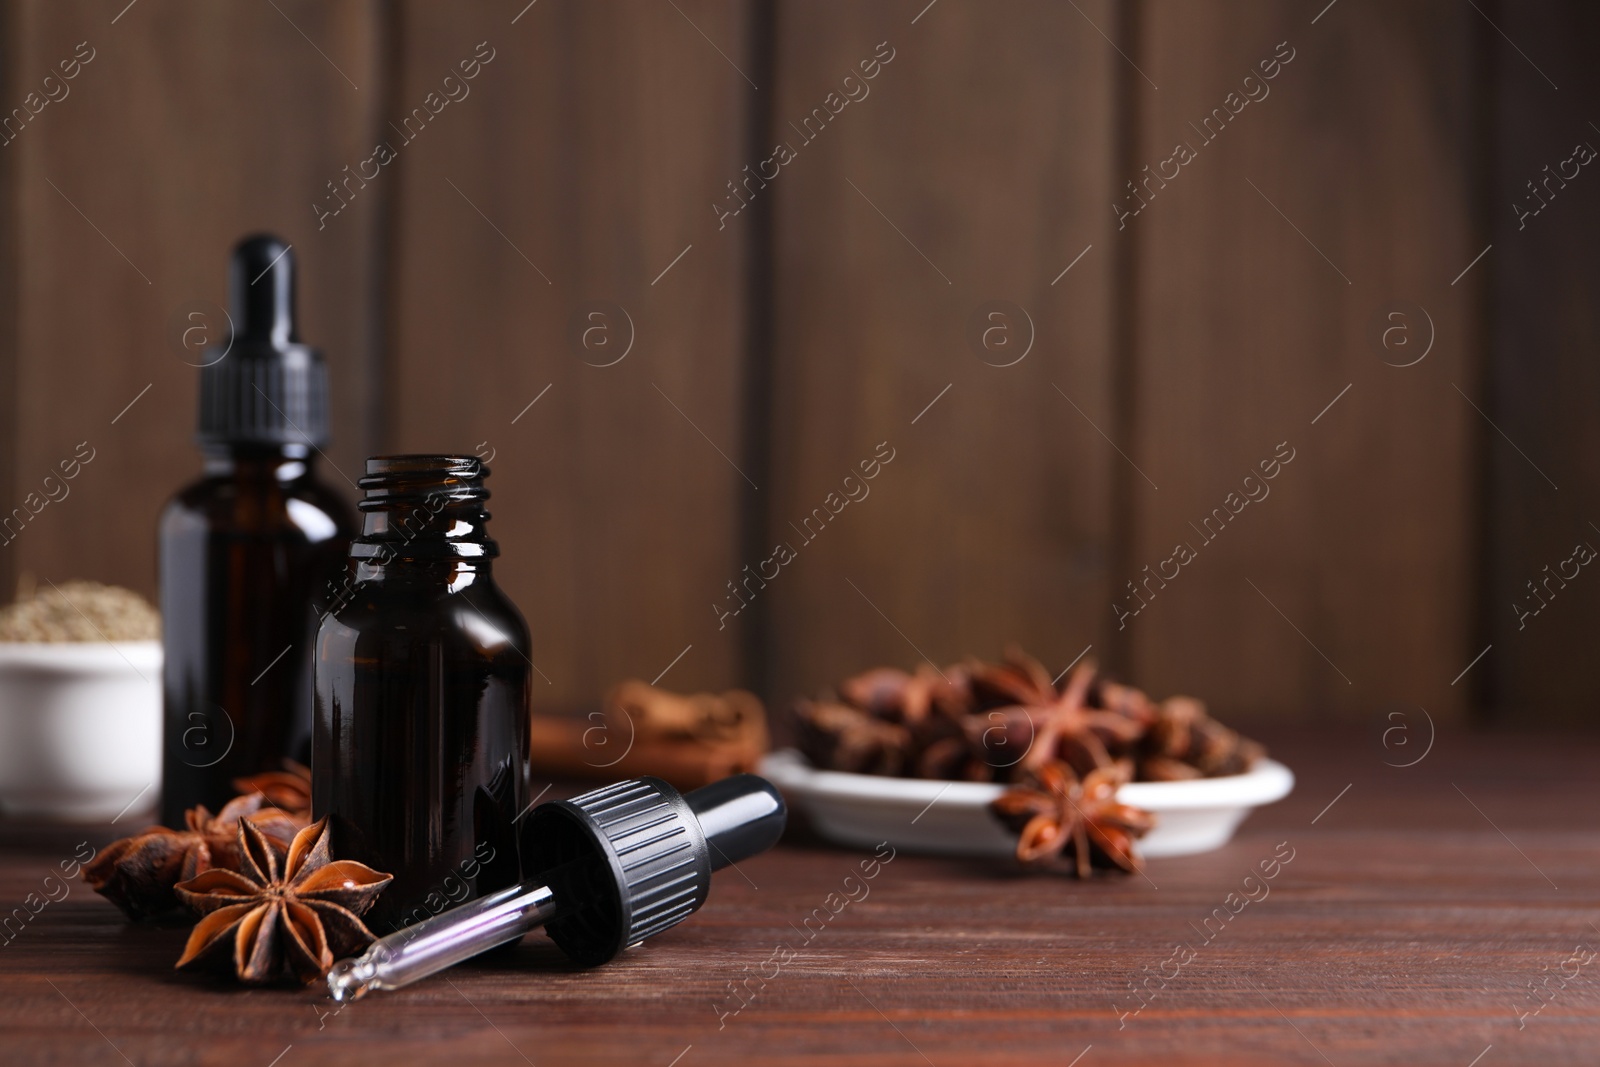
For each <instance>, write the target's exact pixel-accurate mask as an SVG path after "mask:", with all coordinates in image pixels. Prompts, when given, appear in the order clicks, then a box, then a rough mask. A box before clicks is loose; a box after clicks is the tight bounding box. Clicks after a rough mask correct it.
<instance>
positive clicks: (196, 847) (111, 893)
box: [83, 794, 305, 919]
mask: <svg viewBox="0 0 1600 1067" xmlns="http://www.w3.org/2000/svg"><path fill="white" fill-rule="evenodd" d="M184 821H185V824H186V826H187V829H183V830H173V829H171V828H170V827H166V826H151V827H149V828H148V829H145V830H141V831H140V832H139V833H137V834H134V835H133V836H132V837H124V838H122V839H121V840H119V841H113V842H112V843H111V844H109V845H107V846H106V847H105V848H104V849H102V850H101V852H100V854H99V855H98V856H96V857H95V858H94V860H93V861H92V862H91V863H89V864H88V865H87V866H86V867H84V868H83V880H84V881H86V882H88V883H89V885H90V886H91V887H92V888H93V889H94V891H95V892H96V893H99V894H100V895H101V896H103V897H105V898H106V899H107V900H109V901H111V902H112V903H113V904H115V905H117V907H119V908H121V909H122V910H123V912H124V913H126V914H127V916H128V918H130V919H142V918H144V917H146V916H149V915H159V914H160V913H161V912H164V911H168V910H170V909H172V908H175V907H177V906H178V898H177V896H176V895H175V894H174V893H173V887H174V886H175V885H176V884H177V883H179V882H181V881H184V880H186V879H190V878H193V877H195V876H196V875H198V874H200V873H202V872H203V871H207V870H210V869H212V868H213V867H228V868H232V867H237V866H238V865H239V850H238V840H239V825H240V824H241V823H243V822H248V823H251V824H252V825H254V826H255V827H256V828H257V829H259V830H260V831H261V832H263V833H265V834H266V835H267V836H268V837H272V838H276V839H277V840H280V841H283V842H288V841H289V840H290V839H291V838H292V837H294V835H295V833H296V832H298V831H299V829H300V827H301V826H303V825H305V823H304V820H301V819H296V818H295V817H293V816H291V815H289V814H288V813H286V812H283V811H279V810H278V809H277V808H271V807H264V806H263V798H262V797H261V796H260V795H259V794H252V795H249V796H241V797H235V798H234V799H232V800H230V801H229V802H228V803H227V805H226V806H224V807H223V809H222V811H221V812H219V813H218V814H216V815H212V814H211V812H210V811H209V810H208V809H207V808H205V807H204V806H203V805H202V806H200V807H195V808H190V809H189V810H188V811H187V812H186V813H185V814H184Z"/></svg>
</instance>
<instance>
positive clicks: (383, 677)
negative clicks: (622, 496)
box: [312, 455, 532, 934]
mask: <svg viewBox="0 0 1600 1067" xmlns="http://www.w3.org/2000/svg"><path fill="white" fill-rule="evenodd" d="M488 473H489V472H488V468H486V467H484V466H483V465H482V464H481V463H480V462H479V461H478V460H477V459H474V458H472V457H463V456H437V455H411V456H378V457H375V458H373V459H370V460H368V461H367V473H366V476H365V477H363V478H362V479H361V483H360V484H361V488H362V489H363V490H364V491H365V494H366V495H365V499H363V500H362V501H361V503H360V508H361V511H362V512H363V515H364V524H363V530H362V533H361V536H360V537H359V538H358V539H357V540H355V541H354V542H353V543H352V544H351V546H350V555H351V558H352V559H353V560H354V561H355V564H356V566H355V570H354V574H353V575H352V579H351V580H352V583H353V584H352V585H351V586H350V587H349V588H348V589H346V590H343V591H342V592H341V594H340V595H339V597H338V598H337V599H336V602H335V604H334V606H333V609H332V610H331V611H330V612H329V613H328V614H327V616H326V617H325V618H324V619H323V622H322V627H321V629H320V631H319V633H318V635H317V647H316V666H315V698H316V707H315V722H314V731H313V735H312V809H313V814H314V815H315V816H316V817H318V818H320V817H322V816H324V815H327V816H331V821H332V834H333V841H332V845H333V851H334V854H335V855H337V856H339V857H341V858H348V859H355V860H360V861H361V862H363V863H366V864H368V865H369V866H372V867H376V868H377V869H379V870H382V871H388V872H390V873H392V874H393V875H394V882H393V883H392V884H391V885H390V886H389V887H388V888H387V889H386V890H385V891H384V893H383V895H382V897H380V898H379V900H378V903H377V905H375V907H374V909H373V911H372V912H371V913H369V922H370V923H371V924H372V925H373V928H374V929H375V930H377V931H378V932H379V933H380V934H381V933H386V932H388V931H390V930H393V929H397V928H399V927H402V926H406V925H409V924H410V923H412V922H415V921H418V920H420V919H424V918H427V917H429V916H430V915H433V914H436V913H438V912H439V911H442V910H444V909H445V908H447V907H451V906H453V905H454V904H456V903H459V902H460V901H462V900H467V899H471V898H472V897H475V896H479V895H482V894H484V893H487V892H490V891H492V890H495V889H499V888H501V887H503V886H507V885H512V884H514V883H515V882H516V881H517V880H518V878H519V862H518V856H517V844H516V840H515V833H514V823H515V821H516V819H517V817H518V816H519V815H520V814H521V813H522V811H523V808H524V807H525V806H526V804H527V793H528V783H527V779H528V769H527V768H528V676H529V670H530V668H531V667H532V661H531V659H530V658H529V641H528V628H527V625H526V623H524V621H523V619H522V615H521V613H520V612H518V611H517V608H516V606H515V605H514V604H512V603H511V601H510V600H509V599H508V598H507V597H506V596H505V594H504V593H502V592H501V591H500V589H499V588H498V587H497V586H496V585H495V582H494V577H493V573H492V570H491V560H493V558H494V557H495V556H496V555H498V549H497V547H496V546H495V543H494V541H493V540H491V539H490V538H489V535H488V532H487V523H488V519H489V513H488V512H487V511H486V510H484V501H485V500H486V499H487V498H488V496H489V493H488V490H486V489H485V488H484V486H483V480H484V477H485V476H486V475H487V474H488Z"/></svg>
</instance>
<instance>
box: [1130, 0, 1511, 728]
mask: <svg viewBox="0 0 1600 1067" xmlns="http://www.w3.org/2000/svg"><path fill="white" fill-rule="evenodd" d="M1317 7H1319V8H1320V5H1317ZM1306 8H1307V5H1303V4H1293V5H1290V4H1281V3H1269V2H1252V3H1248V4H1244V5H1240V4H1237V3H1232V4H1227V5H1221V4H1203V5H1193V4H1185V5H1169V4H1151V5H1148V6H1147V7H1146V8H1145V14H1144V17H1143V19H1142V26H1141V27H1140V31H1139V33H1138V35H1137V37H1136V40H1135V45H1136V50H1135V51H1134V52H1133V53H1131V54H1132V55H1134V56H1135V57H1136V58H1137V61H1138V62H1139V65H1140V67H1141V68H1143V69H1144V70H1145V71H1146V72H1147V73H1148V74H1149V76H1150V77H1151V78H1152V79H1153V80H1154V84H1147V83H1145V82H1144V81H1143V80H1142V79H1140V80H1138V81H1136V82H1135V83H1134V84H1135V88H1136V89H1137V90H1138V91H1139V93H1140V105H1139V111H1140V114H1139V119H1138V129H1139V137H1138V145H1139V150H1138V152H1137V153H1136V155H1135V158H1134V159H1133V160H1131V161H1130V162H1129V164H1128V166H1127V168H1126V169H1127V170H1128V171H1130V172H1131V173H1135V174H1140V175H1142V174H1144V173H1145V172H1144V171H1143V167H1144V166H1146V165H1150V166H1152V167H1153V168H1155V167H1159V166H1160V164H1159V163H1158V162H1157V161H1159V160H1165V159H1167V158H1169V157H1173V155H1174V145H1175V143H1182V144H1184V145H1186V146H1190V147H1192V149H1193V151H1194V153H1195V158H1194V159H1193V160H1192V161H1190V162H1188V163H1185V164H1183V165H1182V166H1180V167H1176V168H1174V167H1166V168H1165V170H1166V173H1167V174H1169V175H1170V174H1172V172H1173V170H1174V169H1176V170H1177V172H1178V173H1177V176H1176V177H1174V178H1172V180H1171V181H1170V183H1169V184H1168V186H1167V187H1166V188H1160V187H1159V185H1153V186H1152V188H1153V190H1154V192H1153V195H1152V193H1151V192H1150V191H1149V190H1146V191H1145V195H1146V196H1147V197H1149V199H1148V206H1147V207H1145V208H1143V209H1142V211H1141V212H1140V214H1138V215H1137V216H1135V217H1133V218H1131V219H1129V230H1130V231H1131V238H1132V240H1133V242H1134V244H1135V247H1136V249H1137V251H1136V252H1135V258H1136V262H1137V268H1136V271H1135V281H1134V292H1133V294H1132V300H1133V304H1134V306H1135V308H1136V309H1137V327H1136V331H1135V337H1134V346H1133V353H1132V358H1133V360H1134V362H1135V368H1134V369H1135V375H1136V380H1137V383H1138V392H1137V396H1136V398H1135V409H1136V411H1137V417H1136V418H1137V430H1136V434H1135V437H1134V440H1133V445H1132V447H1131V448H1130V449H1129V452H1130V455H1131V456H1132V457H1133V458H1134V459H1135V460H1136V461H1138V462H1139V463H1140V465H1141V466H1142V467H1144V468H1145V469H1146V470H1147V471H1148V472H1149V474H1150V477H1151V478H1152V479H1154V480H1155V481H1156V482H1157V483H1158V484H1159V485H1160V486H1161V488H1160V490H1159V491H1157V490H1155V489H1151V488H1149V487H1142V486H1135V488H1136V489H1138V490H1139V492H1138V493H1137V496H1136V498H1135V499H1136V505H1135V509H1134V521H1133V533H1132V538H1131V541H1132V545H1133V558H1132V559H1131V560H1130V561H1129V563H1128V566H1127V570H1129V571H1140V572H1141V573H1142V568H1143V567H1144V566H1146V565H1156V566H1158V567H1159V566H1160V565H1159V564H1158V563H1157V561H1158V560H1164V559H1166V558H1169V557H1171V556H1172V555H1173V549H1174V545H1175V544H1182V545H1185V546H1192V547H1193V549H1194V550H1195V557H1196V558H1194V560H1193V561H1192V562H1190V563H1187V564H1183V565H1182V566H1181V567H1178V568H1172V567H1168V568H1167V573H1169V574H1171V573H1172V571H1173V570H1174V569H1176V570H1177V572H1178V576H1177V577H1176V578H1174V579H1173V581H1172V582H1171V584H1170V587H1169V588H1167V589H1159V588H1157V589H1156V590H1155V591H1154V595H1153V597H1150V599H1149V606H1148V607H1147V608H1145V609H1144V610H1143V611H1141V612H1140V614H1139V615H1138V616H1136V617H1135V618H1133V619H1132V620H1130V622H1129V629H1130V631H1132V635H1133V636H1132V642H1131V644H1132V657H1131V659H1130V661H1129V668H1130V673H1131V674H1132V675H1133V676H1134V677H1137V678H1140V679H1142V680H1143V681H1144V682H1146V683H1147V684H1148V685H1149V686H1150V687H1151V688H1152V689H1153V690H1155V691H1158V692H1168V691H1172V690H1183V691H1187V692H1195V693H1217V694H1227V697H1226V699H1227V702H1228V703H1229V704H1231V705H1234V706H1237V707H1239V708H1241V709H1244V710H1246V711H1248V712H1252V713H1259V714H1272V713H1274V712H1278V713H1284V714H1300V715H1326V714H1333V713H1339V714H1345V715H1355V714H1360V713H1362V712H1363V711H1370V710H1371V709H1374V708H1381V707H1383V706H1385V705H1390V704H1395V705H1400V706H1405V707H1412V706H1415V705H1418V704H1420V705H1422V706H1423V707H1425V708H1427V709H1429V712H1430V714H1435V715H1437V714H1441V713H1444V714H1454V713H1456V712H1459V711H1460V710H1461V708H1462V707H1463V705H1464V700H1463V696H1462V694H1463V689H1462V688H1461V687H1460V686H1454V687H1452V686H1451V684H1450V683H1451V680H1452V679H1453V678H1455V677H1456V675H1457V672H1459V671H1460V670H1461V668H1462V667H1464V666H1465V665H1466V662H1467V659H1468V658H1470V653H1468V652H1467V647H1468V645H1469V644H1470V633H1469V631H1470V627H1471V623H1472V611H1473V607H1474V587H1473V577H1474V576H1473V574H1472V571H1471V567H1472V556H1471V550H1472V543H1471V533H1472V529H1473V519H1474V508H1475V501H1474V497H1473V483H1472V474H1473V472H1472V471H1471V470H1470V469H1469V466H1468V459H1469V457H1470V456H1471V455H1472V442H1473V438H1474V435H1475V434H1476V433H1477V432H1478V427H1477V426H1476V425H1475V424H1474V422H1473V421H1472V420H1474V419H1476V418H1477V416H1476V415H1474V414H1473V412H1472V411H1471V409H1470V408H1469V407H1468V406H1467V405H1466V404H1465V403H1463V401H1462V397H1461V396H1460V395H1459V394H1458V393H1457V392H1456V391H1455V390H1454V389H1452V387H1451V384H1450V383H1451V382H1457V383H1460V384H1461V385H1462V387H1463V388H1465V389H1467V391H1468V392H1469V393H1473V394H1474V399H1478V398H1477V396H1476V395H1475V394H1476V389H1475V387H1474V385H1473V383H1474V382H1475V381H1476V374H1477V366H1478V360H1479V358H1480V353H1479V345H1478V341H1477V338H1476V336H1475V325H1476V323H1475V321H1474V319H1473V308H1474V306H1475V303H1476V301H1477V299H1478V298H1479V296H1480V294H1481V292H1482V290H1481V289H1478V288H1476V287H1475V286H1476V279H1474V280H1473V281H1472V282H1471V283H1470V284H1468V287H1467V288H1461V287H1460V286H1457V287H1455V288H1452V287H1451V285H1450V282H1451V279H1452V278H1453V277H1455V275H1456V273H1457V272H1458V271H1459V270H1460V269H1461V268H1462V267H1463V266H1465V265H1466V264H1467V262H1468V261H1469V260H1470V259H1471V258H1472V256H1473V255H1474V254H1475V253H1476V252H1477V251H1478V249H1479V248H1481V247H1482V242H1478V243H1477V244H1474V234H1473V229H1474V224H1475V221H1476V220H1475V218H1474V208H1475V203H1474V198H1473V193H1474V184H1473V183H1474V177H1473V175H1474V173H1475V172H1474V169H1473V168H1474V164H1475V162H1476V160H1477V157H1478V153H1479V149H1478V146H1477V143H1476V138H1477V136H1478V131H1477V129H1476V125H1475V123H1474V121H1473V115H1472V112H1471V107H1472V104H1473V91H1474V85H1475V83H1476V80H1477V78H1478V76H1479V75H1478V74H1477V72H1476V71H1475V70H1474V67H1473V54H1472V35H1471V30H1472V29H1473V27H1472V24H1471V22H1470V21H1469V20H1470V19H1475V18H1477V17H1478V16H1477V15H1475V14H1474V13H1473V12H1472V10H1471V8H1461V9H1460V10H1458V7H1457V5H1454V4H1449V3H1444V2H1438V3H1429V4H1406V5H1394V4H1384V3H1381V2H1370V3H1369V2H1364V0H1350V2H1344V3H1340V4H1338V5H1337V6H1334V7H1332V8H1329V9H1326V10H1325V11H1324V13H1323V14H1322V17H1320V18H1319V19H1317V21H1316V22H1315V23H1314V24H1313V22H1312V19H1313V17H1314V16H1316V15H1317V13H1318V12H1317V10H1315V9H1313V10H1309V11H1308V10H1307V9H1306ZM1263 63H1265V64H1267V65H1266V66H1265V67H1263V66H1262V64H1263ZM1267 74H1275V76H1274V77H1271V78H1270V80H1269V79H1268V78H1267V77H1266V75H1267ZM1247 78H1249V79H1250V80H1249V81H1246V79H1247ZM1155 85H1159V86H1160V88H1159V90H1157V89H1156V88H1155ZM1230 93H1231V94H1234V95H1232V96H1231V97H1230V96H1229V94H1230ZM1252 97H1254V99H1252ZM1214 109H1216V110H1214ZM1234 111H1237V114H1234V113H1233V112H1234ZM1207 119H1209V120H1210V121H1209V123H1208V122H1207V121H1206V120H1207ZM1208 139H1209V140H1208ZM1355 168H1359V172H1357V171H1356V170H1355ZM1424 176H1426V177H1425V178H1424ZM1129 206H1131V207H1138V204H1137V202H1130V205H1129ZM1410 305H1420V306H1421V307H1422V308H1423V309H1425V313H1426V314H1425V316H1419V315H1418V314H1417V313H1416V312H1415V311H1413V310H1409V306H1410ZM1391 308H1401V309H1402V315H1403V316H1404V317H1403V318H1401V319H1396V320H1392V321H1393V322H1394V324H1395V325H1396V326H1397V327H1400V328H1401V329H1402V331H1404V330H1405V329H1407V328H1409V331H1410V333H1411V334H1412V335H1414V336H1415V340H1414V343H1413V344H1412V345H1411V347H1410V349H1405V348H1402V347H1400V346H1399V345H1398V342H1399V341H1400V340H1401V339H1402V338H1403V337H1404V336H1405V334H1404V332H1401V333H1393V334H1391V335H1390V340H1391V342H1394V343H1395V349H1394V351H1393V352H1390V351H1389V350H1386V349H1383V348H1382V347H1380V346H1377V345H1375V344H1374V338H1373V333H1374V329H1375V328H1374V322H1375V321H1382V320H1383V318H1384V316H1385V315H1386V314H1388V312H1389V310H1390V309H1391ZM1428 318H1431V321H1432V324H1433V331H1434V332H1435V333H1436V335H1437V337H1436V340H1435V342H1434V343H1433V348H1432V351H1431V352H1429V353H1428V354H1427V356H1426V358H1424V359H1422V360H1421V361H1420V362H1417V363H1416V364H1415V365H1414V366H1409V367H1404V368H1401V367H1396V366H1390V365H1385V363H1384V362H1383V361H1381V359H1380V357H1388V359H1389V361H1390V362H1391V363H1401V362H1409V361H1410V357H1409V353H1410V352H1411V351H1413V350H1414V351H1416V352H1417V353H1418V354H1420V351H1421V350H1422V345H1423V344H1424V343H1425V338H1424V336H1423V335H1424V334H1426V333H1427V332H1428V326H1427V319H1428ZM1378 335H1379V337H1381V336H1382V332H1381V330H1378ZM1346 386H1349V392H1348V393H1344V390H1345V388H1346ZM1341 394H1343V395H1342V396H1341ZM1336 397H1339V398H1340V399H1339V400H1338V402H1337V404H1335V405H1334V406H1333V407H1332V408H1331V409H1329V410H1327V411H1326V413H1323V409H1324V408H1325V407H1326V406H1327V405H1328V404H1330V403H1332V402H1333V401H1334V400H1335V398H1336ZM1319 415H1320V417H1319ZM1313 420H1316V422H1315V425H1313ZM1280 446H1282V447H1283V449H1284V451H1283V452H1282V453H1281V455H1280V454H1279V448H1280ZM1289 455H1292V456H1293V457H1294V458H1293V460H1292V461H1290V462H1288V463H1287V464H1286V465H1284V466H1283V467H1282V468H1281V469H1280V470H1279V471H1278V474H1277V477H1275V478H1273V479H1271V480H1270V481H1267V480H1265V479H1263V478H1261V477H1260V474H1261V472H1260V470H1259V469H1258V468H1259V465H1260V463H1261V462H1262V461H1264V460H1265V461H1268V462H1269V463H1273V462H1277V461H1278V460H1279V459H1281V458H1283V457H1285V456H1289ZM1275 457H1276V458H1275ZM1270 469H1272V468H1270V467H1269V470H1270ZM1252 472H1254V473H1255V474H1256V475H1257V477H1256V478H1254V479H1252V480H1251V481H1249V482H1246V481H1245V479H1246V477H1247V476H1249V475H1250V474H1252ZM1146 490H1148V491H1146ZM1229 493H1234V494H1236V495H1235V496H1234V497H1233V498H1231V499H1232V501H1234V503H1230V502H1229V500H1230V498H1229V497H1228V494H1229ZM1252 493H1253V494H1254V495H1255V496H1256V497H1259V498H1260V499H1259V500H1255V501H1252V499H1251V494H1252ZM1219 507H1220V508H1221V509H1222V511H1221V512H1220V513H1219V515H1218V517H1217V518H1216V519H1215V520H1214V521H1213V522H1212V523H1211V524H1210V525H1207V524H1206V523H1205V521H1204V520H1205V518H1206V517H1207V516H1210V515H1212V514H1213V509H1217V508H1219ZM1235 509H1237V514H1236V515H1235V514H1234V511H1235ZM1223 519H1226V520H1227V521H1225V522H1224V521H1222V520H1223ZM1191 524H1193V525H1191ZM1218 531H1220V532H1218ZM1142 584H1143V583H1141V585H1142ZM1146 595H1147V596H1150V594H1148V593H1147V594H1146Z"/></svg>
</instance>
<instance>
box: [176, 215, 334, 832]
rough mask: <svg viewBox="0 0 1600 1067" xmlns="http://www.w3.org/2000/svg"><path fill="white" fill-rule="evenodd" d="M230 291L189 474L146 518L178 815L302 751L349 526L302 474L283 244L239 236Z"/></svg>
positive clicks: (316, 413) (304, 363) (312, 366)
mask: <svg viewBox="0 0 1600 1067" xmlns="http://www.w3.org/2000/svg"><path fill="white" fill-rule="evenodd" d="M230 290H231V300H232V309H231V315H232V319H233V326H234V330H233V332H232V336H231V337H230V338H227V339H226V340H225V341H224V343H223V344H220V345H218V347H217V348H215V349H213V350H210V351H208V352H207V362H206V364H205V366H204V369H203V370H202V371H201V373H200V432H199V439H200V444H201V447H202V449H203V451H204V454H205V468H204V473H203V475H202V476H201V478H200V480H199V481H196V482H194V483H193V484H191V485H189V486H188V487H186V488H184V489H183V490H181V491H180V492H179V493H178V494H177V495H176V496H175V497H173V498H172V500H171V501H169V502H168V504H167V506H166V509H165V510H164V511H163V512H162V515H161V525H160V571H161V615H162V644H163V646H164V650H165V663H164V665H163V671H162V673H163V705H164V713H163V714H164V718H165V723H164V728H163V747H162V772H161V821H162V822H164V823H166V824H167V825H168V826H173V827H180V828H181V827H182V826H183V825H184V823H183V813H184V811H185V810H186V809H188V808H190V807H193V806H194V805H196V804H204V805H206V806H207V807H209V808H210V809H211V810H212V811H217V810H218V809H220V808H221V806H222V805H223V804H224V803H226V802H227V801H228V799H229V798H230V797H232V796H233V795H234V793H235V792H236V790H235V789H234V788H233V780H234V779H235V778H238V777H241V776H243V775H249V774H255V773H257V772H258V771H264V770H279V769H281V764H282V761H283V760H284V758H285V757H288V758H292V759H296V760H300V761H302V762H304V761H305V760H307V759H308V758H309V756H310V740H311V648H312V644H313V641H314V639H315V637H316V632H317V622H318V619H317V610H316V607H315V600H316V598H317V597H318V595H319V594H321V593H323V592H324V591H325V590H326V588H327V587H328V586H329V585H330V583H331V580H332V579H335V578H337V577H338V575H339V574H340V573H341V571H342V569H343V567H344V564H345V553H346V549H347V547H348V545H349V541H350V536H351V535H352V533H353V532H354V527H355V522H354V518H353V515H352V514H351V511H350V508H349V505H348V504H346V503H345V501H344V500H343V499H341V498H340V497H339V495H338V494H337V493H335V492H334V491H333V490H332V489H329V488H328V487H327V486H325V485H324V484H323V483H322V482H321V481H319V480H318V478H317V477H316V475H315V473H314V463H315V458H316V457H315V449H316V448H319V447H321V446H322V445H324V444H326V443H327V436H328V415H327V395H328V385H327V370H326V368H325V367H324V365H323V362H322V357H321V355H320V354H319V353H317V352H316V351H315V350H314V349H311V348H308V347H306V346H305V345H302V344H300V342H299V338H298V337H297V336H296V333H295V324H294V253H293V252H291V251H290V250H289V247H288V246H287V245H285V244H284V243H283V242H282V241H279V240H278V239H276V238H273V237H252V238H248V239H246V240H244V241H242V242H241V243H240V244H239V245H238V247H237V248H235V250H234V254H233V266H232V278H231V283H230Z"/></svg>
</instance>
